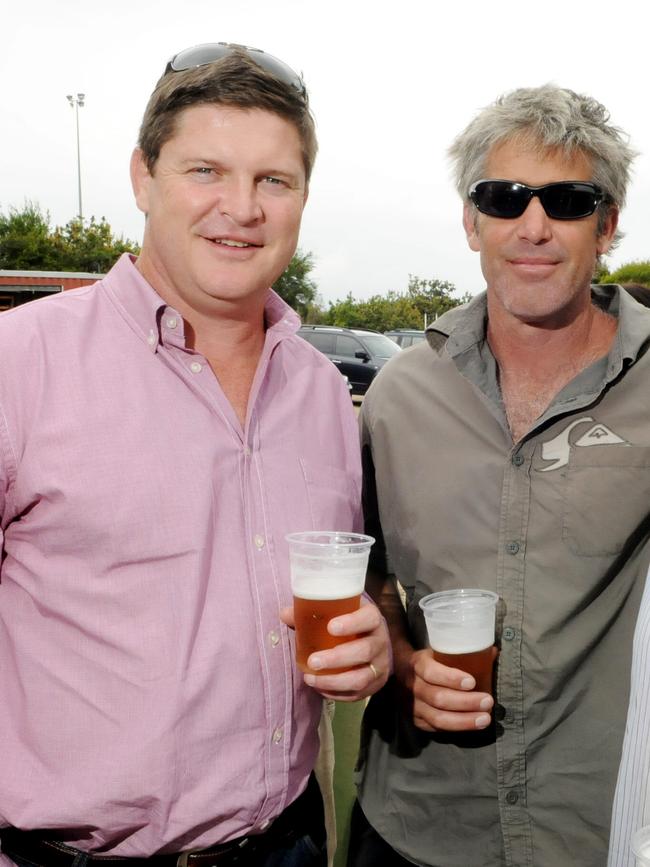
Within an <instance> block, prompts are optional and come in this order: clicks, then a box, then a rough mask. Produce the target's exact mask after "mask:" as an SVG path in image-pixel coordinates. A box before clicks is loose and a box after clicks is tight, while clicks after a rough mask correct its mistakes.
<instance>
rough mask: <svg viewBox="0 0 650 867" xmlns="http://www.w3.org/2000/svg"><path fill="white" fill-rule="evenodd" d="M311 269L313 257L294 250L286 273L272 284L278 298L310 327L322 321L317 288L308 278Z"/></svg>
mask: <svg viewBox="0 0 650 867" xmlns="http://www.w3.org/2000/svg"><path fill="white" fill-rule="evenodd" d="M313 268H314V257H313V255H312V254H311V253H301V252H300V250H296V252H295V253H294V255H293V258H292V259H291V262H289V265H288V266H287V269H286V271H285V272H284V273H283V274H281V275H280V276H279V277H278V279H277V280H276V281H275V283H274V284H273V288H274V289H275V291H276V292H277V293H278V295H279V296H280V298H282V299H283V300H284V301H286V302H287V304H288V305H289V306H290V307H293V309H294V310H295V311H296V313H297V314H298V315H299V316H300V318H301V319H302V321H303V322H308V323H309V324H311V325H313V324H315V323H317V322H320V320H321V319H322V310H321V308H320V305H319V302H318V294H317V293H318V287H317V286H316V283H315V282H314V281H313V280H312V279H311V277H310V276H309V275H310V273H311V271H312V270H313Z"/></svg>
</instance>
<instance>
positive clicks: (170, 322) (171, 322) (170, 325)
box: [167, 316, 178, 328]
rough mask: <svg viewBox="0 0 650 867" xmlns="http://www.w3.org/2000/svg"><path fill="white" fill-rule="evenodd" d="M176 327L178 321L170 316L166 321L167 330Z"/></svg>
mask: <svg viewBox="0 0 650 867" xmlns="http://www.w3.org/2000/svg"><path fill="white" fill-rule="evenodd" d="M177 325H178V319H176V317H174V316H172V317H171V318H170V319H168V320H167V328H176V326H177Z"/></svg>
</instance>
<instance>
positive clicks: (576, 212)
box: [540, 183, 601, 220]
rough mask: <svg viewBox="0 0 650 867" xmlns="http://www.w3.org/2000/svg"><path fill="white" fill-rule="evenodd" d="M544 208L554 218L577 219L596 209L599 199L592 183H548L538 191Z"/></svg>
mask: <svg viewBox="0 0 650 867" xmlns="http://www.w3.org/2000/svg"><path fill="white" fill-rule="evenodd" d="M540 199H541V202H542V205H543V206H544V210H545V211H546V213H547V214H548V216H549V217H551V218H552V219H554V220H579V219H580V218H581V217H588V216H589V215H590V214H593V212H594V211H595V210H596V208H597V206H598V202H599V201H600V199H601V196H600V195H599V191H598V190H597V189H596V187H594V186H593V185H592V184H578V183H563V184H550V185H549V186H548V187H546V188H545V189H543V190H541V191H540Z"/></svg>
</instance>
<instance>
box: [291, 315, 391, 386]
mask: <svg viewBox="0 0 650 867" xmlns="http://www.w3.org/2000/svg"><path fill="white" fill-rule="evenodd" d="M298 334H299V335H300V336H301V337H302V338H304V339H305V340H306V341H307V342H308V343H311V345H312V346H315V347H316V349H319V350H320V351H321V352H322V353H323V355H326V356H327V357H328V358H329V359H330V361H333V362H334V364H335V365H336V366H337V367H338V369H339V370H340V371H341V373H342V374H344V375H345V376H347V378H348V379H349V381H350V384H351V386H352V392H353V393H354V394H365V393H366V391H367V390H368V386H369V385H370V383H371V382H372V381H373V379H374V378H375V376H376V375H377V373H378V372H379V370H380V369H381V368H382V367H383V366H384V364H385V363H386V362H387V361H388V359H389V358H392V356H393V355H396V354H397V353H398V352H401V351H402V350H401V349H400V348H399V346H398V345H397V344H396V343H394V342H393V341H392V340H389V339H388V337H386V336H385V335H383V334H380V333H379V331H368V330H366V329H363V328H337V327H335V326H333V325H302V326H301V328H300V330H299V331H298Z"/></svg>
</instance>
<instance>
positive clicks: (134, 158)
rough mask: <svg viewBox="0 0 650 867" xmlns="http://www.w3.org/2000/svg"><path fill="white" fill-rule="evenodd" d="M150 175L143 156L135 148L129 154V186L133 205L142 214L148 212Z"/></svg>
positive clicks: (138, 149)
mask: <svg viewBox="0 0 650 867" xmlns="http://www.w3.org/2000/svg"><path fill="white" fill-rule="evenodd" d="M150 183H151V174H150V172H149V169H148V168H147V164H146V162H145V159H144V154H143V153H142V151H141V150H140V148H136V149H135V150H134V151H133V153H132V154H131V186H132V187H133V194H134V195H135V203H136V205H137V206H138V208H139V209H140V210H141V211H142V213H143V214H145V216H146V214H147V213H148V211H149V184H150Z"/></svg>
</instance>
